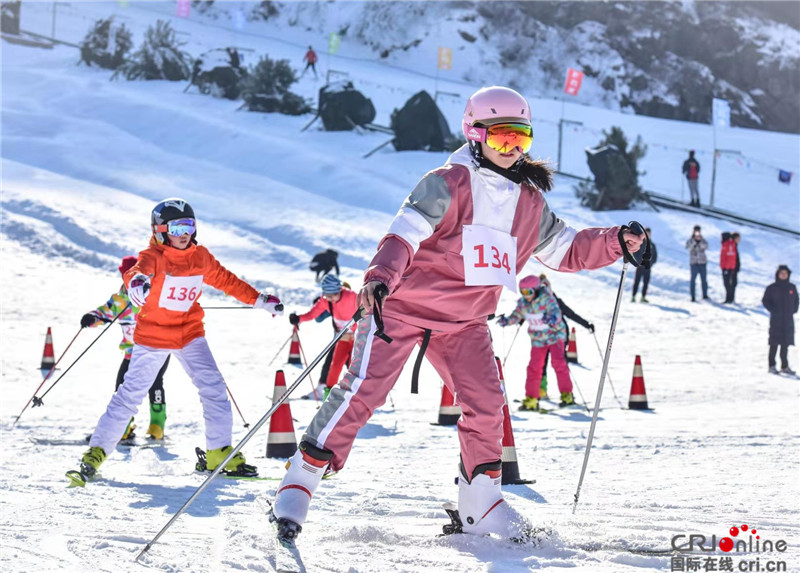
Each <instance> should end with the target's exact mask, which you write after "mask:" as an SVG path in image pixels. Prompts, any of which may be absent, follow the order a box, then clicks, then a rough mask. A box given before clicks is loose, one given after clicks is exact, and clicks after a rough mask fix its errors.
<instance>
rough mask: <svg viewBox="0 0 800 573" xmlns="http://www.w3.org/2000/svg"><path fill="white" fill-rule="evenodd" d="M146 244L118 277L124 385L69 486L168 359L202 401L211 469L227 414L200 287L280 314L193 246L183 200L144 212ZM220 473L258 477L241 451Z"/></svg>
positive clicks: (83, 474) (111, 442)
mask: <svg viewBox="0 0 800 573" xmlns="http://www.w3.org/2000/svg"><path fill="white" fill-rule="evenodd" d="M151 224H152V231H153V235H152V237H151V239H150V246H149V247H148V248H147V249H145V250H144V251H142V252H141V253H139V260H138V261H137V263H136V264H135V265H134V266H133V267H131V268H130V269H129V270H128V271H127V272H126V273H125V275H124V280H125V283H126V285H127V287H128V297H129V298H130V300H131V303H132V304H133V305H134V306H137V307H140V309H139V314H138V316H137V319H136V329H135V330H134V333H133V342H134V345H133V351H132V353H131V362H130V366H129V367H128V371H127V372H126V373H125V379H124V382H123V384H122V385H121V386H120V387H119V390H118V391H117V393H116V394H114V395H113V396H112V397H111V401H110V402H109V404H108V408H107V409H106V412H105V413H104V414H103V415H102V416H101V417H100V420H99V422H98V423H97V428H95V431H94V432H93V433H92V438H91V440H90V441H89V449H88V450H87V451H86V452H85V453H84V454H83V460H82V463H81V465H80V470H79V471H70V472H67V477H69V478H70V480H71V481H72V485H79V486H83V485H85V484H86V482H87V481H88V480H90V479H91V478H92V477H93V476H94V475H95V473H96V472H97V469H98V468H99V467H100V465H101V464H102V463H103V461H104V460H105V459H106V456H107V454H108V452H110V451H111V450H112V449H113V448H114V446H116V444H117V442H118V441H119V437H120V436H121V435H122V431H123V429H124V428H125V424H127V423H128V420H129V419H130V417H131V416H133V415H135V414H136V410H137V408H138V406H139V404H140V403H141V401H142V398H144V395H145V394H146V393H147V389H148V388H149V387H150V385H151V383H152V380H153V379H154V378H155V376H156V373H157V372H158V371H159V370H160V369H161V367H162V366H163V365H164V362H165V361H166V360H167V357H168V356H169V355H170V354H174V355H175V357H176V358H177V359H178V362H180V363H181V366H183V368H184V370H186V373H187V374H188V375H189V377H190V378H191V379H192V383H193V384H194V385H195V386H196V387H197V391H198V393H199V394H200V401H201V402H202V404H203V417H204V419H205V426H206V447H207V448H208V451H207V453H206V456H207V458H206V459H207V468H208V469H209V470H213V469H216V468H217V466H218V465H219V464H220V462H222V460H224V459H225V457H227V455H228V453H229V452H230V450H231V432H232V426H233V417H232V414H231V403H230V402H229V401H228V396H227V395H226V386H225V380H223V378H222V374H220V372H219V370H218V369H217V365H216V363H215V362H214V357H213V356H212V355H211V351H210V350H209V348H208V343H207V342H206V339H205V332H204V329H203V322H202V319H203V315H204V313H203V309H202V308H201V307H200V305H199V304H197V300H198V298H199V297H200V295H201V293H202V288H203V283H205V284H208V285H210V286H212V287H214V288H217V289H219V290H221V291H223V292H225V293H226V294H228V295H231V296H234V297H235V298H237V299H238V300H240V301H242V302H244V303H246V304H252V305H253V307H254V308H262V309H264V310H266V311H267V312H270V313H272V314H273V316H274V315H276V314H282V313H283V305H281V304H280V300H278V298H276V297H274V296H272V295H269V294H266V293H261V294H259V293H258V291H257V290H255V289H254V288H253V287H252V286H250V285H249V284H247V283H246V282H244V281H243V280H241V279H240V278H238V277H237V276H236V275H234V274H233V273H232V272H230V271H228V270H227V269H225V267H223V266H222V265H221V264H219V262H217V260H216V259H215V258H214V256H213V255H212V254H211V253H210V252H209V251H208V249H206V248H205V247H201V246H199V245H198V244H197V240H196V237H197V232H196V222H195V216H194V210H193V209H192V208H191V206H190V205H189V204H188V203H187V202H186V201H184V200H183V199H177V198H172V199H165V200H164V201H161V202H160V203H159V204H158V205H156V206H155V208H154V209H153V212H152V214H151ZM224 471H225V472H226V473H228V474H233V475H240V476H253V475H257V471H256V468H255V467H254V466H251V465H248V464H246V463H245V458H244V455H242V454H241V452H239V453H237V454H236V456H234V457H233V459H231V461H229V462H228V464H227V465H226V466H225V468H224Z"/></svg>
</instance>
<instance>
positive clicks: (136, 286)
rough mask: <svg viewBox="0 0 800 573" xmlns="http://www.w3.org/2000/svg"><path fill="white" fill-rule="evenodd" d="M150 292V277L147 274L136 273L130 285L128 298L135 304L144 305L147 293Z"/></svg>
mask: <svg viewBox="0 0 800 573" xmlns="http://www.w3.org/2000/svg"><path fill="white" fill-rule="evenodd" d="M148 294H150V279H149V278H147V275H141V274H139V275H136V276H135V277H133V278H132V279H131V282H130V285H129V286H128V298H129V299H130V300H131V304H132V305H133V306H144V302H145V300H147V295H148Z"/></svg>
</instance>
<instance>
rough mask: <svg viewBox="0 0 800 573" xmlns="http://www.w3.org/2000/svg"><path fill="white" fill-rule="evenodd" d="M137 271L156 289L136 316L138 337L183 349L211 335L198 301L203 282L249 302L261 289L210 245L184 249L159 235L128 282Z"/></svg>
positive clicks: (153, 344)
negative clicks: (222, 261) (230, 266)
mask: <svg viewBox="0 0 800 573" xmlns="http://www.w3.org/2000/svg"><path fill="white" fill-rule="evenodd" d="M137 274H143V275H146V276H148V277H150V293H149V294H148V296H147V300H146V301H145V303H144V305H143V306H142V307H141V308H140V309H139V314H138V315H137V317H136V330H135V331H134V333H133V341H134V342H135V343H136V344H140V345H142V346H150V347H153V348H168V349H169V348H183V347H184V346H186V345H187V344H188V343H190V342H191V341H192V340H194V339H195V338H199V337H201V336H205V329H204V328H203V316H205V313H204V312H203V309H202V307H201V306H200V305H199V304H198V303H197V301H198V299H199V298H200V295H201V294H202V292H203V284H207V285H209V286H212V287H214V288H216V289H219V290H221V291H222V292H224V293H225V294H227V295H230V296H233V297H235V298H236V299H238V300H240V301H241V302H243V303H245V304H254V303H255V301H256V299H257V298H258V291H257V290H256V289H254V288H253V287H252V286H250V285H249V284H247V283H246V282H245V281H243V280H242V279H240V278H239V277H237V276H236V275H235V274H233V273H232V272H230V271H229V270H227V269H226V268H225V267H223V266H222V265H221V264H219V261H217V259H215V258H214V255H212V254H211V253H210V252H209V251H208V249H206V248H205V247H201V246H199V245H195V244H190V245H189V247H188V248H186V249H185V250H183V251H181V250H179V249H174V248H172V247H169V246H166V245H159V244H158V243H157V242H156V240H155V239H151V240H150V246H149V247H148V248H147V249H145V250H144V251H142V252H141V253H139V260H138V261H137V263H136V264H135V265H134V266H133V267H132V268H131V269H130V270H128V272H126V273H125V276H124V280H125V285H126V286H127V287H129V288H130V282H131V279H132V278H133V277H134V276H136V275H137Z"/></svg>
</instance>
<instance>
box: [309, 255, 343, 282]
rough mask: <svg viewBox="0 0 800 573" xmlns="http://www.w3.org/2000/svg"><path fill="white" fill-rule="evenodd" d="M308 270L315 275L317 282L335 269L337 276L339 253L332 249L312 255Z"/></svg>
mask: <svg viewBox="0 0 800 573" xmlns="http://www.w3.org/2000/svg"><path fill="white" fill-rule="evenodd" d="M308 268H309V269H311V270H312V271H314V272H315V273H317V277H316V281H317V282H319V281H320V280H321V279H322V277H324V276H325V275H327V274H328V273H329V272H331V271H332V270H334V269H336V276H339V253H337V252H336V251H334V250H333V249H325V250H324V251H322V252H321V253H317V254H316V255H314V258H312V259H311V262H310V263H309V265H308Z"/></svg>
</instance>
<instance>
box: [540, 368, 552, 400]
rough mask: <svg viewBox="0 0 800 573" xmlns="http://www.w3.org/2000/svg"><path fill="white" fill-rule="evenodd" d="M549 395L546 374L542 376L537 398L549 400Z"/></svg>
mask: <svg viewBox="0 0 800 573" xmlns="http://www.w3.org/2000/svg"><path fill="white" fill-rule="evenodd" d="M549 399H550V396H548V395H547V374H545V375H544V376H542V383H541V385H540V386H539V400H549Z"/></svg>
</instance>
